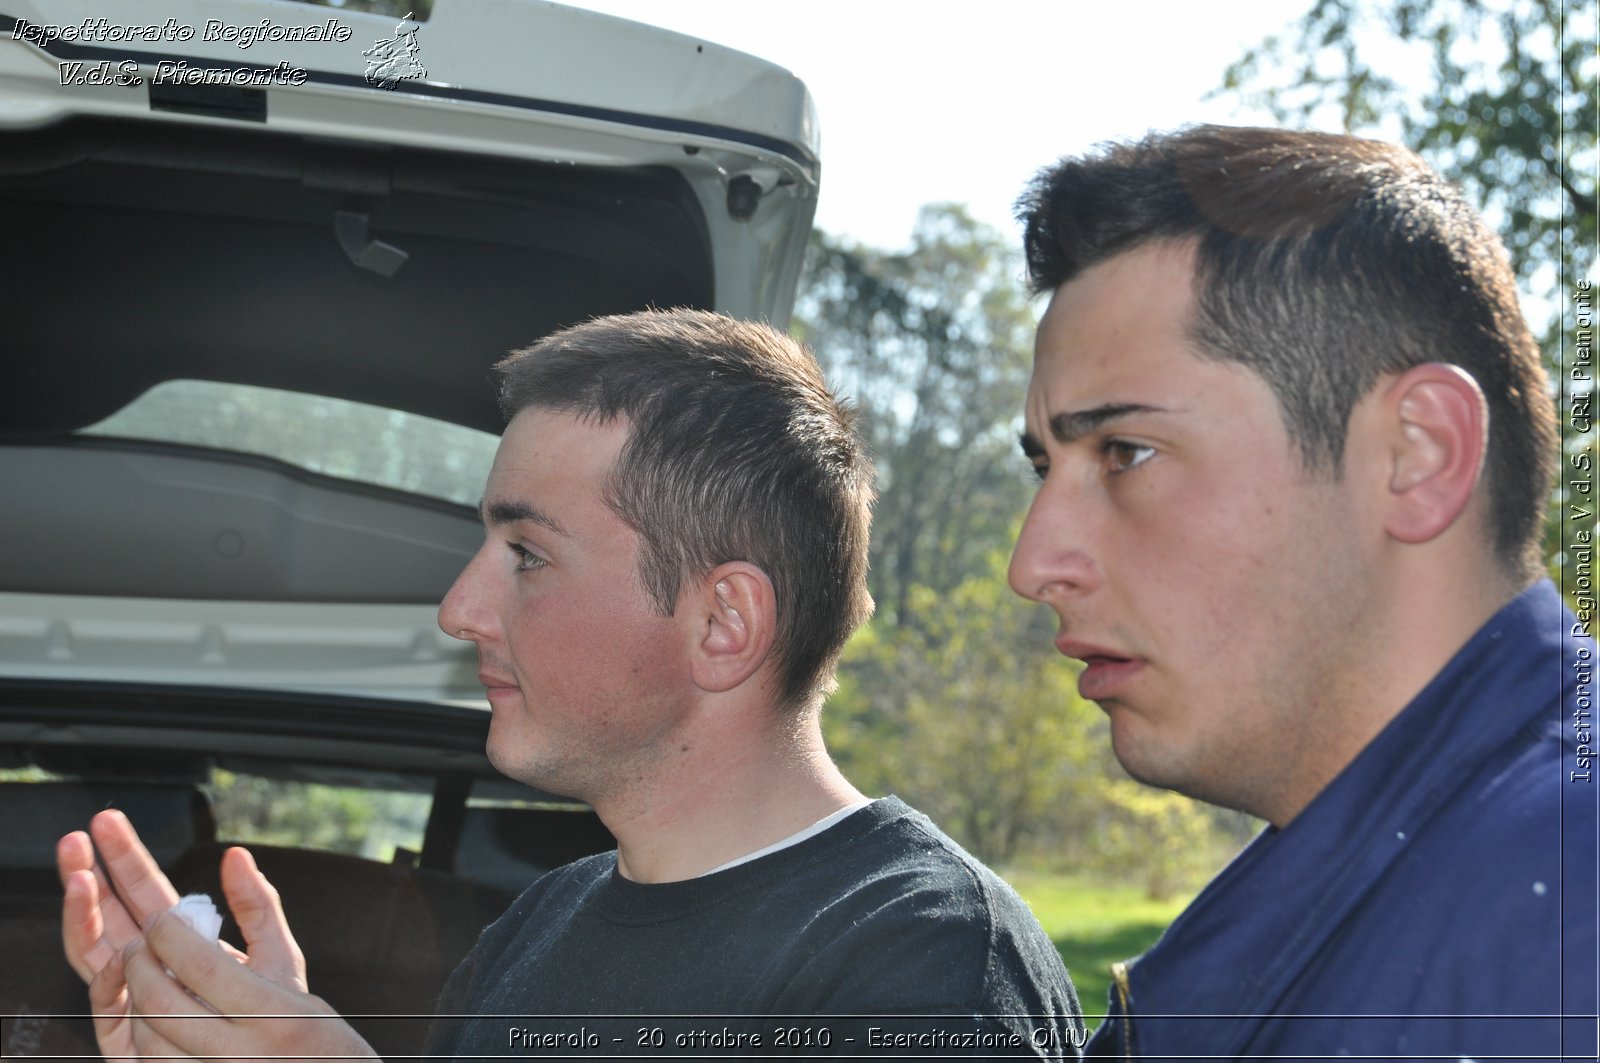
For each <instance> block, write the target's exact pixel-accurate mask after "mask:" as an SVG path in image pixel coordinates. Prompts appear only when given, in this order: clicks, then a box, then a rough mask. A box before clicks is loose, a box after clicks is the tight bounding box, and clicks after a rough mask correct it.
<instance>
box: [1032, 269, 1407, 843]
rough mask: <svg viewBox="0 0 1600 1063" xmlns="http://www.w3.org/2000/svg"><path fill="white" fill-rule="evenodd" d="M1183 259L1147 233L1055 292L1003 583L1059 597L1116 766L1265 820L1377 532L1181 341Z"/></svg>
mask: <svg viewBox="0 0 1600 1063" xmlns="http://www.w3.org/2000/svg"><path fill="white" fill-rule="evenodd" d="M1192 276H1193V267H1192V252H1191V250H1190V248H1189V247H1188V246H1187V245H1183V244H1155V245H1148V246H1145V247H1141V248H1138V249H1135V250H1133V251H1130V252H1126V253H1123V254H1121V255H1118V256H1115V257H1113V258H1111V259H1109V260H1107V261H1104V262H1102V263H1100V264H1098V265H1096V266H1094V267H1092V268H1091V269H1089V270H1087V271H1085V272H1084V273H1082V274H1080V275H1079V276H1077V277H1076V278H1074V279H1073V280H1071V281H1068V282H1067V283H1065V284H1063V285H1062V286H1061V287H1060V288H1059V289H1058V290H1057V291H1056V293H1055V295H1054V298H1053V299H1052V300H1051V303H1050V306H1049V309H1048V311H1047V312H1046V314H1045V317H1044V319H1043V321H1042V322H1041V324H1040V327H1039V333H1038V340H1037V344H1036V348H1035V362H1034V371H1033V378H1032V381H1031V383H1030V385H1029V389H1028V396H1027V407H1026V433H1027V434H1026V438H1025V441H1024V448H1025V449H1026V450H1027V451H1029V455H1030V457H1031V458H1032V460H1033V462H1034V464H1035V466H1036V468H1037V469H1038V471H1039V472H1040V474H1041V477H1042V482H1041V483H1040V485H1039V492H1038V495H1037V497H1036V498H1035V499H1034V502H1033V506H1032V508H1031V509H1030V511H1029V513H1028V517H1027V520H1026V523H1025V524H1024V526H1023V529H1022V534H1021V537H1020V539H1019V541H1018V543H1017V547H1016V553H1015V556H1014V557H1013V558H1012V562H1011V571H1010V581H1011V585H1012V587H1013V588H1014V589H1015V590H1016V591H1017V592H1018V593H1019V594H1021V595H1023V596H1024V597H1028V598H1032V599H1034V600H1036V601H1040V602H1043V603H1045V604H1047V605H1049V606H1050V607H1051V608H1052V609H1054V610H1055V611H1056V614H1057V616H1058V618H1059V620H1060V631H1059V635H1058V638H1057V641H1056V645H1057V647H1058V648H1059V649H1060V650H1061V652H1062V653H1064V654H1066V655H1067V656H1069V657H1073V658H1077V659H1079V660H1082V661H1083V662H1084V664H1085V668H1084V671H1083V673H1082V675H1081V676H1080V678H1079V690H1080V692H1081V693H1082V695H1083V696H1084V697H1086V698H1089V699H1092V700H1094V701H1096V702H1098V703H1099V704H1100V706H1101V708H1102V709H1103V710H1105V712H1106V713H1107V714H1108V715H1109V717H1110V721H1111V732H1112V742H1113V746H1114V748H1115V751H1116V754H1117V758H1118V759H1119V760H1120V761H1121V762H1122V764H1123V765H1124V767H1126V768H1127V770H1128V771H1129V773H1130V774H1132V775H1133V776H1135V777H1136V778H1138V779H1141V780H1143V781H1145V782H1147V783H1151V784H1153V785H1157V786H1164V787H1170V788H1172V789H1176V790H1179V791H1182V792H1185V793H1188V794H1191V795H1193V796H1196V797H1200V798H1203V799H1207V800H1212V801H1215V802H1216V803H1219V804H1225V805H1229V806H1231V807H1243V808H1246V809H1248V810H1250V811H1253V812H1255V813H1256V814H1258V815H1266V816H1268V817H1269V818H1270V811H1271V809H1272V808H1273V807H1275V806H1277V805H1279V804H1281V802H1282V800H1283V798H1284V796H1285V795H1286V794H1288V793H1290V792H1292V791H1293V790H1294V788H1295V786H1296V784H1297V782H1299V781H1300V780H1301V778H1302V768H1303V767H1304V766H1305V765H1306V764H1307V763H1308V762H1309V761H1310V760H1313V759H1314V758H1315V756H1316V750H1317V745H1318V737H1317V736H1318V734H1319V731H1322V730H1323V729H1325V728H1331V727H1337V726H1338V723H1337V713H1334V712H1331V711H1329V710H1330V709H1332V708H1333V707H1335V706H1337V705H1338V704H1339V698H1340V689H1339V688H1340V683H1341V675H1343V674H1348V672H1347V670H1350V669H1356V670H1359V669H1360V667H1361V656H1360V655H1361V646H1362V644H1363V640H1364V639H1365V638H1368V637H1369V636H1372V637H1375V633H1374V632H1371V631H1369V630H1367V629H1366V628H1365V627H1364V621H1363V616H1362V604H1363V599H1364V596H1363V587H1364V585H1365V584H1364V581H1365V580H1366V579H1367V578H1368V575H1367V574H1368V572H1369V571H1370V570H1371V567H1372V566H1371V564H1370V562H1369V560H1368V558H1369V557H1370V554H1369V551H1370V550H1372V549H1375V548H1376V544H1375V542H1374V541H1373V540H1372V539H1371V538H1370V537H1367V538H1364V534H1365V533H1364V532H1363V531H1362V528H1363V527H1364V526H1366V525H1365V523H1364V522H1363V521H1362V519H1361V514H1360V513H1359V512H1353V511H1352V504H1351V500H1350V498H1349V497H1348V496H1349V494H1350V492H1348V491H1347V490H1346V488H1345V485H1344V484H1343V483H1342V482H1339V481H1334V480H1329V479H1326V478H1318V477H1313V476H1311V475H1310V474H1308V473H1307V472H1306V471H1305V470H1304V469H1303V467H1302V465H1301V461H1300V456H1299V452H1298V451H1297V450H1296V449H1295V447H1294V445H1293V444H1292V442H1291V440H1290V438H1289V436H1288V434H1287V431H1286V430H1285V427H1284V424H1283V421H1282V418H1281V415H1280V413H1279V410H1278V405H1277V403H1276V401H1275V399H1274V397H1273V395H1272V393H1271V391H1270V390H1269V389H1268V387H1267V385H1266V383H1265V382H1264V381H1263V380H1262V379H1261V378H1260V377H1259V376H1257V375H1256V374H1254V373H1252V372H1250V371H1248V370H1246V369H1244V368H1243V367H1240V366H1237V365H1233V364H1230V363H1225V362H1220V361H1213V360H1206V359H1202V358H1200V357H1199V356H1198V355H1197V354H1196V348H1195V346H1194V343H1193V341H1192V340H1191V338H1190V328H1189V323H1190V320H1191V315H1192V312H1193V296H1192V294H1191V282H1192ZM1308 324H1309V323H1308Z"/></svg>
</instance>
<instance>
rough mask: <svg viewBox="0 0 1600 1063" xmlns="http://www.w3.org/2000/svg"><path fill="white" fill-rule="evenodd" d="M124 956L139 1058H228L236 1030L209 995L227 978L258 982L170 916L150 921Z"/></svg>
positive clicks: (190, 929) (178, 920) (215, 947)
mask: <svg viewBox="0 0 1600 1063" xmlns="http://www.w3.org/2000/svg"><path fill="white" fill-rule="evenodd" d="M123 957H124V960H125V963H126V968H127V981H128V989H129V993H130V996H131V1001H132V1006H133V1020H134V1042H135V1044H137V1045H139V1046H140V1051H141V1055H157V1054H164V1055H167V1056H176V1057H180V1058H181V1057H187V1056H194V1057H198V1058H210V1057H214V1056H222V1055H228V1054H232V1053H230V1052H229V1051H228V1048H227V1046H228V1044H229V1042H230V1040H231V1039H232V1037H233V1036H234V1034H235V1032H236V1031H234V1029H233V1024H232V1023H231V1021H230V1020H229V1018H228V1016H227V1015H225V1014H218V1012H219V1011H224V1010H226V1009H224V1008H221V1007H219V1006H218V1005H217V1003H216V1001H215V999H213V996H214V994H217V993H218V992H219V990H218V987H219V986H220V985H224V984H225V983H226V980H227V978H228V977H229V976H230V975H232V976H235V977H240V978H244V979H248V980H250V981H255V982H259V979H256V978H255V977H254V976H253V975H251V974H250V973H249V972H248V971H246V970H245V969H244V968H243V967H242V966H240V965H239V964H237V963H235V962H234V961H233V960H231V959H229V958H228V957H226V956H225V955H224V954H223V952H222V950H221V949H219V948H217V946H216V945H215V944H214V943H213V942H211V941H208V940H206V939H205V938H203V937H201V936H200V935H199V934H197V933H195V932H194V930H193V928H191V927H190V926H189V925H188V924H187V923H185V922H184V921H183V920H182V919H179V918H177V917H176V916H173V915H171V914H162V915H159V916H157V917H156V918H154V919H153V920H152V921H151V923H150V924H149V926H147V927H146V930H145V936H144V939H143V940H142V941H139V942H135V943H133V944H132V945H130V946H129V947H128V948H127V949H126V950H125V951H124V952H123ZM165 968H170V969H171V972H172V973H171V974H168V973H167V970H166V969H165Z"/></svg>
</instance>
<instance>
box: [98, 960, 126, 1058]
mask: <svg viewBox="0 0 1600 1063" xmlns="http://www.w3.org/2000/svg"><path fill="white" fill-rule="evenodd" d="M89 1007H90V1010H91V1011H92V1012H93V1014H94V1036H95V1040H96V1041H97V1042H98V1043H99V1045H100V1053H101V1055H103V1056H105V1059H106V1063H122V1061H123V1060H125V1059H128V1058H129V1057H128V1055H127V1053H128V1051H129V1047H130V1045H131V1043H132V1042H131V1036H132V1030H131V1028H130V1026H129V1023H128V1009H129V1007H130V1005H129V1001H128V987H127V983H126V982H125V981H124V980H123V977H122V954H121V953H112V955H111V958H110V959H109V960H107V961H106V965H105V966H104V967H102V968H101V969H100V972H99V973H98V974H96V975H95V977H94V980H93V981H91V982H90V983H89Z"/></svg>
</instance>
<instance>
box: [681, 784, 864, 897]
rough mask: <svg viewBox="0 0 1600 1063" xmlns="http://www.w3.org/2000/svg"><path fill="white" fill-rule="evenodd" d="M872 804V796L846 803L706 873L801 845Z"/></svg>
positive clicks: (736, 865)
mask: <svg viewBox="0 0 1600 1063" xmlns="http://www.w3.org/2000/svg"><path fill="white" fill-rule="evenodd" d="M870 804H872V800H871V798H866V797H863V798H862V799H861V800H859V801H856V802H853V803H852V804H848V805H845V806H844V807H843V808H841V809H839V811H837V812H831V813H829V814H828V815H826V816H823V817H822V818H821V819H819V820H817V821H816V822H815V823H813V824H811V826H809V827H805V828H803V829H801V830H799V831H796V832H795V833H793V834H791V835H789V836H788V837H787V838H781V839H779V840H778V841H775V842H773V843H772V844H771V845H768V846H766V847H765V848H761V849H757V850H756V851H755V852H753V853H745V854H744V855H743V856H740V857H737V858H735V859H733V860H729V861H728V862H727V863H726V864H718V865H717V866H716V867H714V868H712V869H711V870H710V871H707V872H705V874H706V875H715V874H716V873H717V872H718V871H726V870H728V868H730V867H738V866H739V865H740V864H748V863H749V862H750V861H752V860H759V859H761V858H762V857H763V856H770V855H772V854H773V853H775V852H777V851H779V850H780V849H787V848H789V846H791V845H799V844H800V843H801V842H803V841H805V840H806V839H807V838H814V837H816V836H817V835H818V834H821V833H822V832H823V831H825V830H827V829H828V828H829V827H832V826H834V825H835V824H837V823H839V822H841V821H842V820H843V819H844V818H845V817H846V816H849V815H851V814H852V813H855V812H859V811H861V810H862V809H863V808H866V807H867V806H868V805H870ZM700 877H701V878H704V877H705V875H701V876H700Z"/></svg>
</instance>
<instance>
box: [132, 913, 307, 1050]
mask: <svg viewBox="0 0 1600 1063" xmlns="http://www.w3.org/2000/svg"><path fill="white" fill-rule="evenodd" d="M144 939H145V943H146V946H147V948H146V950H145V951H147V952H148V953H149V954H150V955H151V956H152V957H153V958H154V959H155V960H156V961H158V962H159V963H160V964H161V965H162V966H164V967H166V968H167V969H168V970H170V971H171V972H172V974H173V976H174V977H175V978H176V980H177V981H178V982H179V983H181V984H182V986H183V987H184V988H186V989H188V990H189V992H191V993H193V994H194V995H195V996H197V997H199V998H200V999H201V1000H203V1001H205V1002H206V1003H207V1004H208V1005H210V1006H211V1007H213V1008H215V1009H216V1010H217V1011H220V1012H223V1013H224V1014H230V1015H254V1014H271V1013H272V1012H273V1011H274V1010H277V1009H279V1007H280V1005H281V1004H282V1001H281V1000H280V999H279V998H278V996H277V991H276V990H275V988H274V986H273V984H272V983H271V982H268V981H266V980H265V979H264V978H262V977H261V976H260V975H257V974H255V973H254V972H252V971H251V970H250V969H249V968H248V967H245V966H243V965H241V964H239V963H236V962H234V960H233V958H232V957H231V956H229V955H228V954H227V953H226V952H223V951H222V949H221V948H220V947H219V946H218V945H217V943H216V942H214V941H211V940H209V939H207V938H203V937H201V936H200V935H199V934H197V933H195V931H194V928H193V927H191V926H190V925H189V924H188V923H185V922H184V921H183V920H182V919H179V918H178V917H177V916H175V915H173V914H171V913H170V912H163V913H159V914H157V915H156V916H154V917H152V918H151V919H150V921H148V922H147V923H146V924H145V928H144ZM169 981H170V979H169ZM134 999H135V1000H138V996H137V994H135V998H134ZM168 1036H169V1037H170V1036H171V1034H168Z"/></svg>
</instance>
